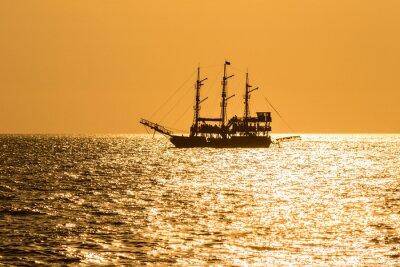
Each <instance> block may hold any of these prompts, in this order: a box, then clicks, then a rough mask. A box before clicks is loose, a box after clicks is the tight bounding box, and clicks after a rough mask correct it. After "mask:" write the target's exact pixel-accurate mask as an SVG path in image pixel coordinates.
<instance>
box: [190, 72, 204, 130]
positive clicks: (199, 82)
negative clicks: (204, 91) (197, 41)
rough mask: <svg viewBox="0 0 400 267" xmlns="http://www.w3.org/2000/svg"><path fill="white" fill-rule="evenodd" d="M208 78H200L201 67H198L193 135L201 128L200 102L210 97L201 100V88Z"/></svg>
mask: <svg viewBox="0 0 400 267" xmlns="http://www.w3.org/2000/svg"><path fill="white" fill-rule="evenodd" d="M205 80H207V78H204V79H203V80H200V67H198V68H197V80H196V85H195V88H196V105H195V106H194V122H193V126H194V131H191V135H197V133H198V130H199V117H200V103H201V102H203V101H204V100H206V99H207V98H208V97H206V98H204V99H203V100H201V101H200V88H201V86H202V85H203V83H202V82H204V81H205Z"/></svg>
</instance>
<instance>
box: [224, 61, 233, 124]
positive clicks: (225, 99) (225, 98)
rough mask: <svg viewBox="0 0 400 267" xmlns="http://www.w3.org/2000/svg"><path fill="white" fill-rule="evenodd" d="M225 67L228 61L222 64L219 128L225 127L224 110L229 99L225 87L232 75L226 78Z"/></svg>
mask: <svg viewBox="0 0 400 267" xmlns="http://www.w3.org/2000/svg"><path fill="white" fill-rule="evenodd" d="M226 65H231V63H230V62H229V61H226V60H225V64H224V77H223V78H222V101H221V126H225V121H226V108H227V100H228V99H229V98H231V97H233V95H232V96H230V97H228V98H227V97H226V87H227V85H228V79H229V78H231V77H233V76H234V75H231V76H226V75H227V74H226Z"/></svg>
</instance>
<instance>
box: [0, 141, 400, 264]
mask: <svg viewBox="0 0 400 267" xmlns="http://www.w3.org/2000/svg"><path fill="white" fill-rule="evenodd" d="M301 136H302V141H293V142H283V143H280V144H279V145H277V144H274V145H272V146H271V147H270V148H268V149H263V148H257V149H243V148H237V149H213V148H192V149H177V148H174V147H173V146H172V145H171V144H170V143H169V141H168V140H167V139H166V138H164V137H163V136H159V135H156V136H155V137H154V138H153V136H152V135H93V136H89V135H88V136H85V135H0V265H5V266H13V265H16V266H24V265H26V266H31V265H43V266H52V265H54V266H59V265H69V266H86V265H90V266H92V265H106V266H113V265H115V266H117V265H159V266H165V265H179V266H180V265H190V266H193V265H194V266H199V265H200V266H202V265H220V266H247V265H250V266H288V265H290V266H307V265H308V266H310V265H313V266H399V265H400V135H398V134H397V135H395V134H394V135H389V134H388V135H369V134H362V135H347V134H344V135H318V134H315V135H314V134H304V135H301ZM273 137H280V136H279V135H273Z"/></svg>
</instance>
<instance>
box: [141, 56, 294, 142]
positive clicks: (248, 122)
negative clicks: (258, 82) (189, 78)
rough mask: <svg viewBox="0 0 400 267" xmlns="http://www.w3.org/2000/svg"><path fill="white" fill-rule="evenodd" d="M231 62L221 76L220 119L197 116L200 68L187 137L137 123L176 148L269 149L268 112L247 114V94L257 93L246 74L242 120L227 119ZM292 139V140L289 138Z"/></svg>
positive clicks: (225, 65) (226, 62) (159, 126)
mask: <svg viewBox="0 0 400 267" xmlns="http://www.w3.org/2000/svg"><path fill="white" fill-rule="evenodd" d="M228 65H230V62H228V61H225V64H224V76H223V78H222V94H221V98H222V100H221V116H220V117H218V118H205V117H201V116H200V104H201V103H202V102H203V101H204V100H206V99H207V98H205V99H203V100H200V88H201V86H202V85H203V82H204V81H205V80H206V79H207V78H205V79H201V78H200V68H198V69H197V81H196V86H195V88H196V102H195V103H196V104H195V106H194V119H193V124H192V126H191V127H190V134H189V136H183V135H176V134H173V132H172V131H170V130H168V129H167V128H165V127H163V126H161V125H159V124H157V123H153V122H151V121H148V120H145V119H141V120H140V123H141V124H143V125H145V126H147V127H149V128H151V129H153V130H154V131H156V132H159V133H161V134H163V135H165V136H168V137H169V138H170V141H171V142H172V143H173V144H174V145H175V146H176V147H186V148H189V147H215V148H229V147H251V148H255V147H264V148H268V147H269V146H270V145H271V143H272V140H271V136H270V134H269V132H270V131H271V125H270V124H271V122H272V117H271V112H264V111H263V112H256V114H257V115H256V116H254V117H252V116H251V115H250V109H249V99H250V93H251V92H253V91H255V90H257V89H258V87H257V88H252V86H251V85H250V84H249V76H248V73H246V86H245V88H246V90H245V95H244V115H243V117H238V116H234V117H232V118H230V119H229V120H227V101H228V100H229V99H230V98H231V97H233V96H234V95H232V96H229V97H227V85H228V79H229V78H231V77H233V75H230V76H228V74H227V66H228ZM291 138H293V137H291Z"/></svg>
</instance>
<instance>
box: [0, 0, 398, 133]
mask: <svg viewBox="0 0 400 267" xmlns="http://www.w3.org/2000/svg"><path fill="white" fill-rule="evenodd" d="M399 33H400V1H399V0H384V1H382V0H376V1H372V0H343V1H342V0H332V1H328V0H326V1H325V0H315V1H311V0H293V1H291V0H282V1H276V0H260V1H251V0H250V1H238V0H230V1H223V0H219V1H216V0H210V1H207V0H202V1H190V0H181V1H177V0H168V1H164V0H159V1H135V0H126V1H117V0H116V1H109V0H106V1H103V0H92V1H89V0H84V1H75V0H65V1H62V0H48V1H45V0H43V1H40V0H37V1H35V0H26V1H23V0H0V92H1V98H0V133H141V132H145V130H144V128H143V126H142V125H140V124H139V123H138V120H139V119H140V118H141V117H144V118H150V119H153V120H155V121H158V122H162V124H165V125H166V126H170V127H173V128H177V129H184V130H188V129H189V126H190V124H191V122H192V118H193V110H192V106H193V101H194V87H193V85H194V80H195V76H194V72H195V70H196V68H197V66H198V64H200V66H203V67H204V68H203V69H202V73H203V74H204V76H207V77H209V80H208V81H206V82H205V86H204V87H203V91H202V94H203V97H206V96H209V97H210V98H209V100H207V101H206V102H205V103H204V105H203V107H202V114H203V115H207V116H219V95H220V90H221V88H220V78H221V77H220V76H219V75H221V73H222V67H223V62H224V60H225V59H228V60H230V61H231V63H232V65H231V66H230V68H229V72H230V73H232V74H235V77H233V78H232V80H231V81H230V84H229V93H228V94H236V97H235V98H233V99H232V100H230V102H229V107H228V112H229V115H230V116H231V115H233V114H234V113H237V114H238V115H242V114H243V107H242V102H243V99H242V95H243V90H244V77H245V76H244V75H245V71H246V69H247V68H248V69H249V72H250V79H251V82H252V83H253V84H254V85H257V86H259V87H260V90H259V91H256V92H254V93H253V94H252V99H251V101H252V102H251V103H252V107H251V111H253V112H255V111H257V110H258V111H267V110H270V107H268V106H267V105H266V102H265V99H264V96H267V97H268V99H269V100H270V101H271V102H272V104H273V105H274V106H275V108H277V109H278V111H279V112H280V114H281V115H282V116H283V118H284V119H285V120H286V121H287V122H288V123H289V124H290V125H291V126H292V128H294V129H295V131H297V132H300V133H310V132H311V133H350V132H355V133H385V132H386V133H400V34H399ZM185 82H186V83H185ZM174 92H176V94H175V95H174V97H173V98H170V99H171V100H170V101H167V99H168V98H169V97H170V96H171V95H173V94H174ZM160 107H161V108H160ZM272 129H273V132H290V130H289V128H288V127H287V126H286V125H285V124H284V123H283V121H282V120H281V119H280V118H279V117H278V116H277V115H276V114H275V113H273V122H272Z"/></svg>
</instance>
